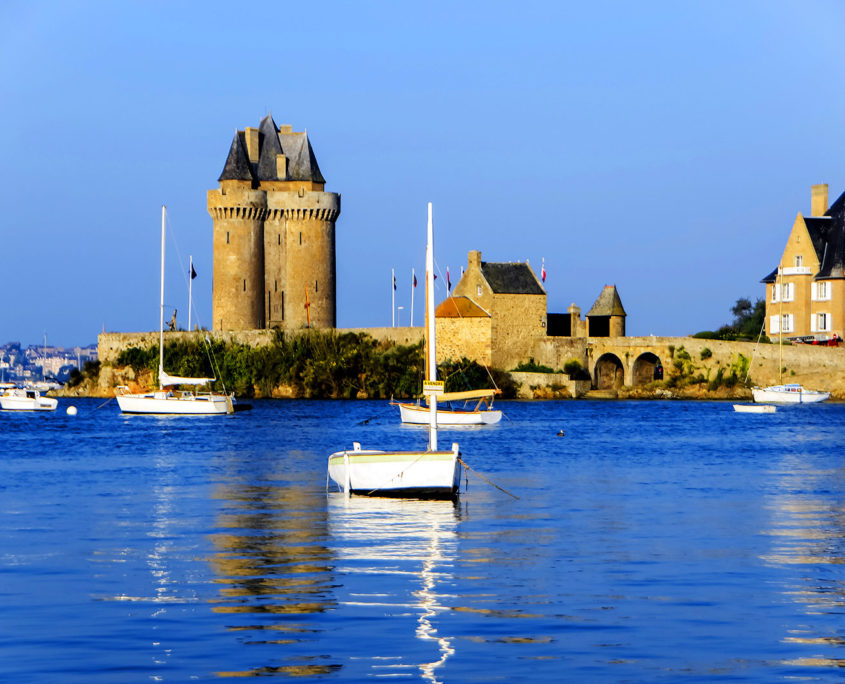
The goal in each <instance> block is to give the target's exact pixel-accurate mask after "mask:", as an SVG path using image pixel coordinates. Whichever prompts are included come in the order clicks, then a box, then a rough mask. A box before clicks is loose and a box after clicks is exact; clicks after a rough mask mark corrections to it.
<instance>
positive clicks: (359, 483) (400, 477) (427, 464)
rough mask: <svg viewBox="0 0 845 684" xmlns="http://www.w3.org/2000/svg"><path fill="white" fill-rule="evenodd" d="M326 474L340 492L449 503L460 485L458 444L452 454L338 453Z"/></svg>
mask: <svg viewBox="0 0 845 684" xmlns="http://www.w3.org/2000/svg"><path fill="white" fill-rule="evenodd" d="M356 447H357V445H356ZM328 470H329V477H330V478H331V480H332V481H333V482H334V483H335V484H337V486H338V487H339V488H340V489H341V491H344V492H348V493H350V494H360V495H365V496H389V497H409V498H419V499H432V498H436V499H449V498H454V497H455V496H457V493H458V485H459V484H460V469H459V468H458V447H457V444H453V445H452V450H451V451H372V450H361V449H360V448H355V449H350V450H348V451H337V452H335V453H333V454H332V455H331V456H329V468H328Z"/></svg>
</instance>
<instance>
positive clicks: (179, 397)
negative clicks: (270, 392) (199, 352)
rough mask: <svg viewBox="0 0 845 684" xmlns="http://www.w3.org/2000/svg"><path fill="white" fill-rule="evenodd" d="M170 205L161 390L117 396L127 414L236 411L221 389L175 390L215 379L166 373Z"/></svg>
mask: <svg viewBox="0 0 845 684" xmlns="http://www.w3.org/2000/svg"><path fill="white" fill-rule="evenodd" d="M166 221H167V208H166V207H162V208H161V316H160V320H159V343H158V385H159V388H158V390H155V391H152V392H132V391H130V389H129V387H127V386H126V385H120V386H118V387H116V388H115V397H116V398H117V404H118V406H120V410H121V411H123V412H124V413H165V414H178V415H217V414H225V413H233V412H234V401H235V398H234V395H233V394H220V393H217V392H197V391H173V390H172V389H170V388H172V387H174V386H177V385H191V386H194V387H198V386H200V385H205V384H208V383H210V382H214V378H184V377H179V376H176V375H168V374H167V373H165V372H164V235H165V224H166Z"/></svg>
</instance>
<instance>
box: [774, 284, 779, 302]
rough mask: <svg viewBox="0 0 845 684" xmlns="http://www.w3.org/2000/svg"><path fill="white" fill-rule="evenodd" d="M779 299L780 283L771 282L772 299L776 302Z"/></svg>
mask: <svg viewBox="0 0 845 684" xmlns="http://www.w3.org/2000/svg"><path fill="white" fill-rule="evenodd" d="M779 300H780V285H778V284H777V283H772V301H773V302H777V301H779Z"/></svg>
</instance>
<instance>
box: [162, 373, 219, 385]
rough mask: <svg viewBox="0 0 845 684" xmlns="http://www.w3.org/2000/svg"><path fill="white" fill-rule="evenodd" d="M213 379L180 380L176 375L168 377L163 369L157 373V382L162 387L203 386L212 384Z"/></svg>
mask: <svg viewBox="0 0 845 684" xmlns="http://www.w3.org/2000/svg"><path fill="white" fill-rule="evenodd" d="M214 380H215V378H181V377H179V376H178V375H168V374H167V373H165V372H164V369H159V371H158V382H159V384H160V385H161V386H162V387H170V386H172V385H205V384H207V383H209V382H214Z"/></svg>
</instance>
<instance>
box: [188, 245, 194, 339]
mask: <svg viewBox="0 0 845 684" xmlns="http://www.w3.org/2000/svg"><path fill="white" fill-rule="evenodd" d="M193 284H194V255H193V254H191V255H190V256H189V257H188V332H190V331H191V301H192V300H191V286H192V285H193Z"/></svg>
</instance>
